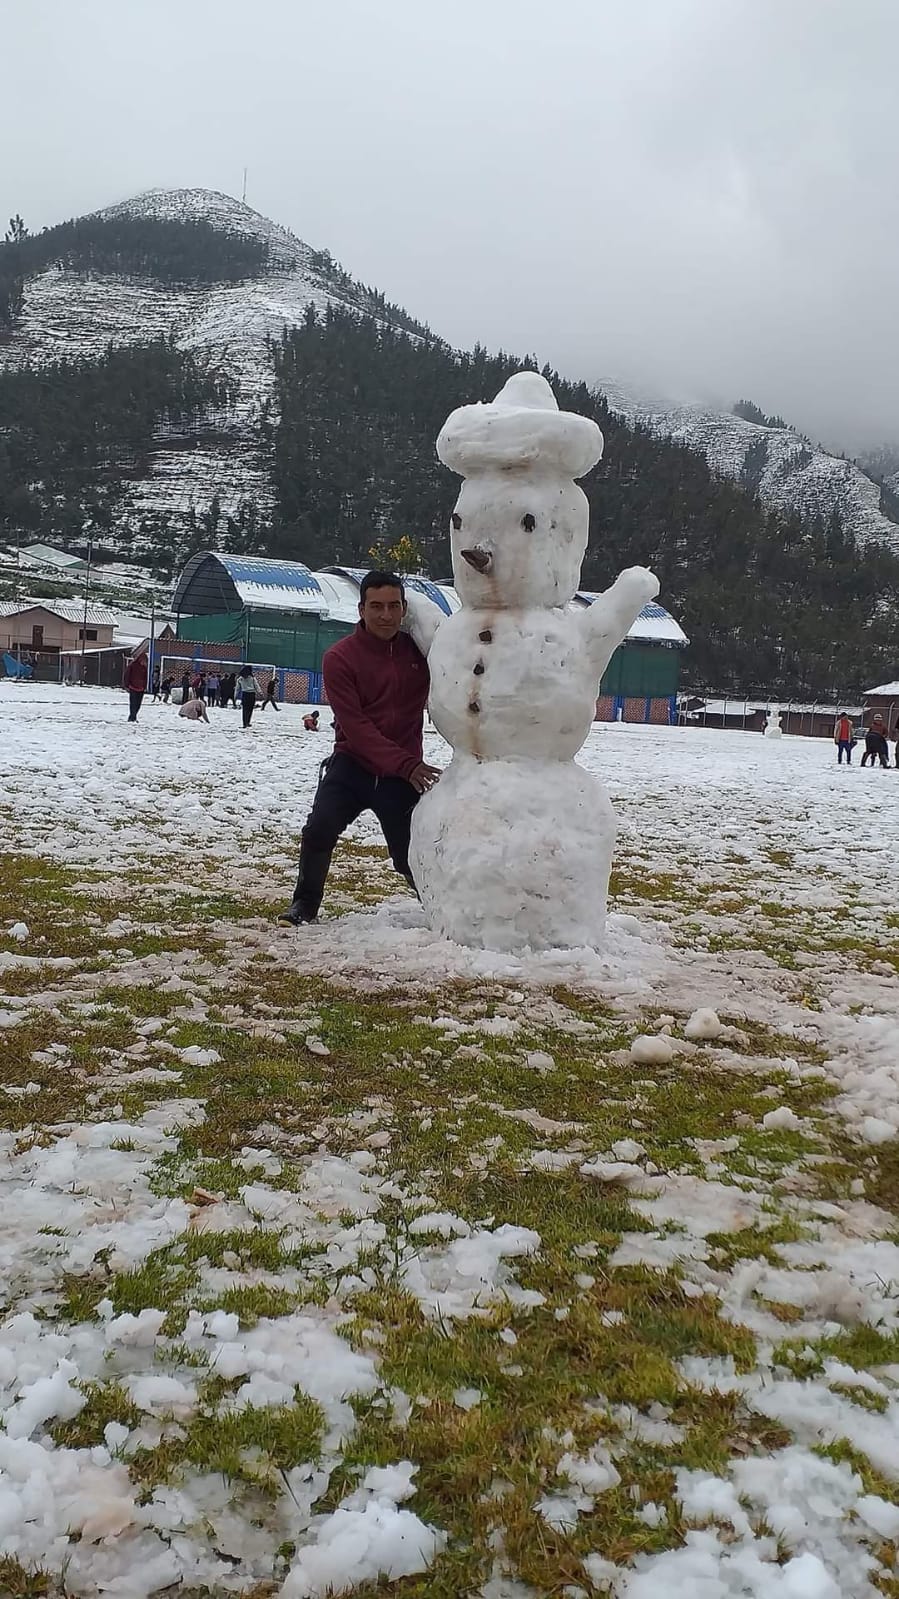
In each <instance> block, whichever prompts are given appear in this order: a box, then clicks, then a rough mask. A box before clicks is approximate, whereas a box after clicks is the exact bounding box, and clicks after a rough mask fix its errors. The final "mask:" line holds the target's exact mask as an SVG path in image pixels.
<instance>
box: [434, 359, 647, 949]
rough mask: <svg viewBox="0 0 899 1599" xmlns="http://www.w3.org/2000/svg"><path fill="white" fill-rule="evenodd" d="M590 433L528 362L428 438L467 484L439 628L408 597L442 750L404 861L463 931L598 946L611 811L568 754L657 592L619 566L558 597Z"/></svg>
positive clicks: (443, 923) (577, 546) (566, 572)
mask: <svg viewBox="0 0 899 1599" xmlns="http://www.w3.org/2000/svg"><path fill="white" fill-rule="evenodd" d="M602 446H603V438H602V434H601V432H600V430H599V428H598V427H597V426H596V423H595V422H592V421H590V420H589V418H587V417H584V416H577V415H575V414H574V413H572V412H567V411H560V410H559V407H558V404H557V403H556V399H555V396H554V394H553V392H552V389H551V388H550V386H549V384H548V383H547V382H546V380H545V379H544V378H542V377H540V376H539V375H538V374H537V373H536V372H518V373H516V374H515V375H514V376H513V377H511V378H510V379H509V381H508V382H507V383H506V385H505V387H504V388H503V389H502V390H501V392H500V393H499V394H498V395H497V397H496V399H495V400H494V401H493V403H492V404H490V405H464V406H461V407H460V408H459V409H458V410H457V411H454V412H453V413H452V415H451V416H450V417H449V418H448V419H447V421H446V423H445V424H444V427H443V429H442V431H441V433H440V436H439V438H438V440H437V453H438V455H439V456H440V459H441V460H442V461H443V462H444V463H445V464H446V465H447V466H449V467H452V468H453V470H454V471H456V472H458V473H460V474H461V475H462V476H463V478H464V480H465V481H464V482H463V484H462V489H461V492H460V494H459V498H458V500H457V501H456V506H455V509H454V511H453V513H452V526H451V533H450V538H451V543H452V556H453V577H454V581H455V586H456V590H457V593H458V595H459V597H460V599H461V601H462V607H461V609H460V610H459V611H457V612H456V613H455V614H454V615H453V616H450V617H445V618H443V619H442V620H440V622H439V624H437V625H436V626H435V622H434V617H433V612H432V611H431V608H430V607H426V602H424V603H422V602H418V601H416V600H415V598H414V597H412V596H410V628H411V631H412V633H413V636H414V637H415V639H416V642H417V643H418V645H419V648H420V649H422V650H423V652H424V653H425V654H427V656H428V665H429V667H430V673H431V700H430V713H431V717H432V719H433V721H434V723H435V724H436V726H437V728H438V730H439V731H440V732H441V733H442V734H443V737H444V738H445V739H446V740H447V742H448V743H449V744H450V745H451V746H452V750H453V756H452V760H451V762H450V764H449V766H448V767H447V769H446V771H445V772H444V773H443V775H442V777H441V778H440V781H439V783H438V784H437V785H436V787H434V788H433V789H432V790H431V791H430V792H429V793H427V794H425V795H424V797H423V798H422V800H421V801H420V803H419V805H418V806H417V808H416V810H415V813H414V817H413V822H412V842H411V849H410V855H409V859H410V864H411V867H412V873H413V876H414V878H415V882H416V885H417V887H418V889H419V892H420V895H421V900H422V905H423V907H424V911H425V915H426V917H427V920H428V923H429V924H430V926H431V927H433V928H434V929H435V930H437V931H439V932H441V933H442V934H444V936H445V937H447V938H451V939H454V940H455V941H456V942H457V943H460V944H468V945H471V946H473V947H476V948H481V949H492V950H502V951H509V952H515V951H524V950H543V949H555V948H567V949H570V948H582V947H584V946H587V947H590V948H594V949H596V948H598V947H599V946H600V945H601V943H602V937H603V924H604V919H605V906H606V894H607V889H608V881H609V869H610V865H611V858H612V848H613V845H614V841H615V832H616V821H615V815H614V812H613V810H612V806H611V803H610V801H609V797H608V795H607V793H606V791H605V789H604V787H603V786H602V784H601V783H600V782H599V781H598V779H597V778H595V777H593V776H591V774H590V773H588V772H586V771H585V770H584V769H583V767H581V766H578V765H576V764H575V760H574V757H575V755H576V754H577V752H578V750H579V749H580V748H581V745H582V744H583V743H584V740H585V739H586V737H587V734H588V732H589V730H590V726H591V723H592V721H593V718H594V713H595V705H596V696H597V693H598V690H599V681H600V678H601V677H602V674H603V672H604V671H605V668H606V666H607V665H608V663H609V659H610V657H611V655H612V652H613V650H614V649H615V648H616V647H617V645H618V644H620V642H621V640H622V639H623V638H624V637H625V635H626V633H627V632H628V629H629V628H630V626H631V624H632V622H633V621H634V619H635V618H636V617H637V615H638V614H639V612H640V611H641V610H642V608H643V606H644V605H645V604H646V603H647V601H649V600H651V599H653V598H654V596H655V595H656V594H657V593H658V588H659V585H658V582H657V580H656V578H655V577H654V576H653V574H652V573H651V572H648V571H647V570H646V569H645V568H644V567H640V566H635V567H630V568H629V569H628V570H627V571H625V572H622V573H621V575H620V576H619V577H618V578H617V580H616V581H615V583H613V585H612V587H611V588H610V589H608V590H607V591H606V592H605V593H604V594H601V595H599V596H598V598H597V599H596V600H595V601H594V603H593V604H592V605H591V606H589V607H588V608H587V609H584V610H575V609H567V608H566V607H568V606H569V604H570V602H571V600H572V599H573V597H574V595H575V592H576V590H577V587H578V583H579V581H580V572H581V562H582V560H583V558H584V554H585V551H586V548H587V530H588V522H589V508H588V505H587V500H586V497H585V495H584V494H583V492H582V491H581V489H579V488H578V486H577V484H576V483H575V481H574V479H575V478H578V477H582V476H583V475H584V473H585V472H588V471H589V469H590V467H591V466H593V465H594V464H595V463H596V462H597V461H598V460H599V458H600V456H601V454H602ZM426 609H427V610H428V611H431V615H430V616H428V615H426V614H425V613H426Z"/></svg>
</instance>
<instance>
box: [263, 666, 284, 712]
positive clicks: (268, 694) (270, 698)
mask: <svg viewBox="0 0 899 1599" xmlns="http://www.w3.org/2000/svg"><path fill="white" fill-rule="evenodd" d="M277 687H278V680H277V678H276V676H275V674H274V672H273V673H272V675H271V677H270V678H269V680H268V682H267V683H266V685H265V699H264V700H263V701H262V707H261V709H262V710H263V711H264V710H265V707H266V706H267V705H271V707H272V709H273V710H276V711H277V710H279V709H280V707H279V705H278V701H277V700H276V699H275V690H276V689H277Z"/></svg>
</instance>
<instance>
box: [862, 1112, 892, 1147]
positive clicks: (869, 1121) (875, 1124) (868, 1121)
mask: <svg viewBox="0 0 899 1599" xmlns="http://www.w3.org/2000/svg"><path fill="white" fill-rule="evenodd" d="M859 1132H860V1133H861V1136H862V1138H863V1139H864V1141H865V1143H866V1144H886V1143H889V1141H890V1139H891V1138H895V1137H896V1135H897V1133H899V1127H894V1126H893V1123H892V1122H888V1121H886V1120H885V1119H884V1118H883V1117H882V1116H866V1117H865V1119H864V1121H863V1122H862V1123H861V1126H860V1127H859Z"/></svg>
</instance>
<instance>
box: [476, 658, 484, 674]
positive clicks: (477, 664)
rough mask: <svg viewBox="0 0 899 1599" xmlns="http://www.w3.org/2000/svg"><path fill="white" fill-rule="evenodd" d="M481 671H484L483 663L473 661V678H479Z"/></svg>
mask: <svg viewBox="0 0 899 1599" xmlns="http://www.w3.org/2000/svg"><path fill="white" fill-rule="evenodd" d="M483 670H484V662H483V661H475V664H474V675H475V677H480V676H481V673H482V672H483Z"/></svg>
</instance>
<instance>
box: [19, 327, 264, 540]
mask: <svg viewBox="0 0 899 1599" xmlns="http://www.w3.org/2000/svg"><path fill="white" fill-rule="evenodd" d="M232 397H233V395H232V389H231V386H230V384H229V382H228V381H227V380H226V379H225V378H223V377H222V376H221V375H220V374H218V373H215V372H214V371H211V370H209V369H208V368H207V367H205V366H204V365H203V363H202V362H201V361H200V360H198V358H197V357H196V356H194V355H189V354H186V353H185V352H184V351H183V350H179V349H178V348H177V347H176V345H175V343H174V341H173V340H172V339H157V340H155V341H154V342H152V343H150V344H146V345H131V346H128V347H127V348H125V349H120V350H118V349H109V350H107V352H106V354H105V356H103V358H102V359H101V360H99V361H57V362H55V363H53V364H52V365H48V366H43V367H40V368H32V367H27V366H26V367H20V368H19V369H18V370H13V371H6V372H3V371H0V536H3V537H4V538H5V540H6V541H7V542H12V541H13V539H14V538H15V536H16V535H17V534H24V535H25V536H26V537H27V538H29V539H31V540H35V541H41V540H43V541H45V542H50V543H57V542H60V541H62V542H63V543H65V542H66V541H72V540H78V539H82V538H83V534H84V528H85V526H86V525H87V524H88V523H90V524H91V525H92V526H93V527H94V528H95V529H97V530H100V531H102V530H104V529H106V530H109V529H111V528H112V527H113V525H114V523H115V519H116V513H117V510H118V507H119V504H120V502H121V500H122V498H123V496H124V494H125V492H126V489H127V484H128V480H129V479H131V478H133V477H136V476H140V475H142V474H144V473H145V472H146V471H147V469H148V465H149V460H150V455H151V453H152V450H153V448H154V443H155V440H156V436H157V434H158V432H159V430H160V429H162V428H165V429H174V430H179V431H193V432H196V430H197V429H198V428H199V427H200V426H201V425H202V423H203V421H204V419H205V418H206V417H207V416H208V415H209V413H210V410H211V409H213V408H221V407H226V406H227V405H228V404H229V403H230V401H231V399H232Z"/></svg>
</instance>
